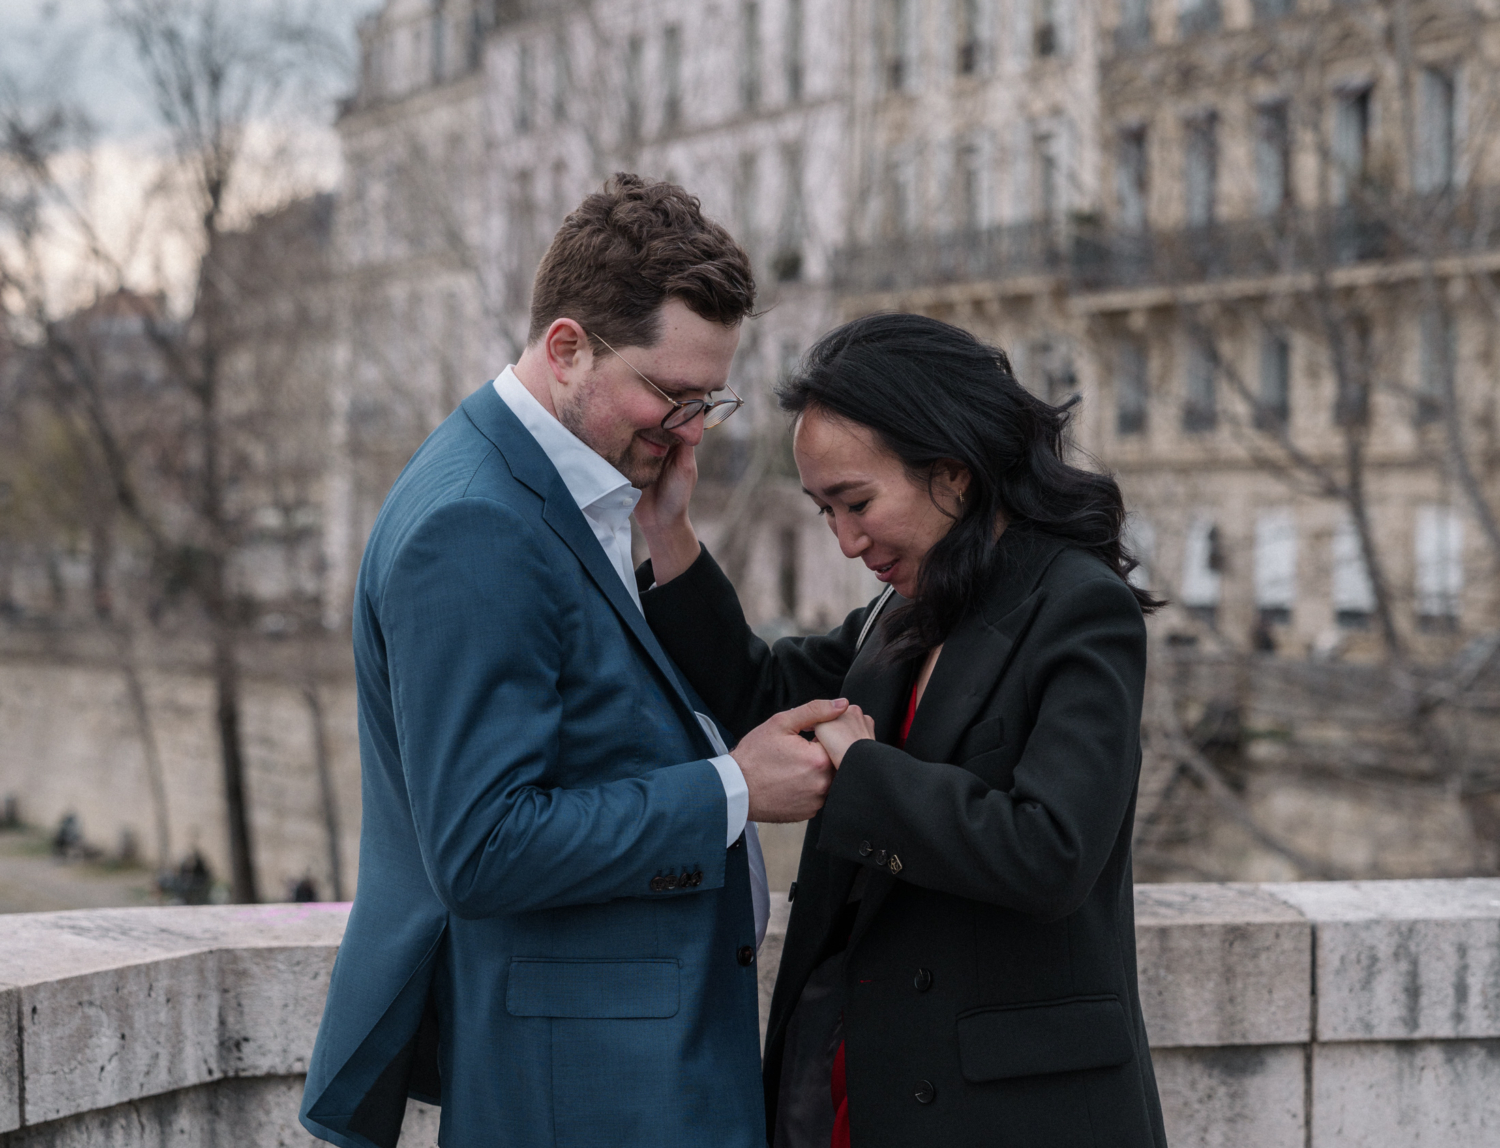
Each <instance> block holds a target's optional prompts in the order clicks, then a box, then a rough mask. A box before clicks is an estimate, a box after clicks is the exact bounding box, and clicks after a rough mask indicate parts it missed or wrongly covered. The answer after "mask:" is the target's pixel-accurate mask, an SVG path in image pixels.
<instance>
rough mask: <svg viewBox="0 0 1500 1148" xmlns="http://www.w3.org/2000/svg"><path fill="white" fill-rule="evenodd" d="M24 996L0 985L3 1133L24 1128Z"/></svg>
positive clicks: (0, 1118) (0, 1122)
mask: <svg viewBox="0 0 1500 1148" xmlns="http://www.w3.org/2000/svg"><path fill="white" fill-rule="evenodd" d="M20 1010H21V993H20V990H18V989H13V988H8V987H4V986H0V1132H9V1131H10V1130H11V1129H12V1128H19V1127H20V1126H21V1041H20V1031H21V1028H20V1025H21V1015H20Z"/></svg>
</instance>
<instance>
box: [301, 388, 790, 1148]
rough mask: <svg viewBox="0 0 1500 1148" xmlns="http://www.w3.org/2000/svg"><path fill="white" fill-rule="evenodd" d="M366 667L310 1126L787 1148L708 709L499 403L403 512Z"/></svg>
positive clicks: (391, 1134) (392, 524) (377, 596)
mask: <svg viewBox="0 0 1500 1148" xmlns="http://www.w3.org/2000/svg"><path fill="white" fill-rule="evenodd" d="M354 652H355V670H356V675H357V682H358V690H359V729H360V756H361V761H362V768H363V794H364V812H363V825H362V829H361V834H360V858H359V892H358V896H357V897H356V899H355V903H354V908H353V911H352V912H351V914H350V917H349V927H348V931H347V933H346V934H345V937H344V943H343V945H342V946H341V947H340V949H339V955H338V961H337V963H336V964H335V967H334V970H333V977H332V981H331V983H330V986H329V994H328V1004H327V1007H326V1009H325V1012H324V1015H323V1024H322V1027H321V1028H320V1030H319V1032H318V1040H317V1046H316V1048H315V1050H314V1052H313V1056H312V1061H311V1063H310V1066H309V1070H308V1079H307V1090H306V1093H305V1095H304V1098H303V1103H302V1123H303V1124H304V1125H305V1126H306V1127H307V1129H308V1130H309V1131H311V1132H312V1133H313V1134H314V1135H316V1136H319V1137H322V1138H323V1139H325V1140H331V1141H333V1142H334V1143H336V1144H342V1145H348V1146H358V1148H370V1146H372V1145H378V1146H380V1148H388V1146H391V1145H394V1144H395V1143H396V1140H397V1137H398V1135H399V1132H400V1125H401V1116H402V1113H403V1112H404V1110H405V1105H406V1097H407V1095H408V1093H410V1094H411V1095H414V1096H418V1097H420V1098H422V1099H429V1100H434V1101H440V1102H441V1103H442V1105H443V1128H442V1143H443V1144H444V1146H445V1148H468V1146H471V1145H472V1146H476V1148H478V1146H481V1145H482V1146H484V1148H493V1146H495V1145H506V1146H508V1148H510V1146H514V1148H531V1146H537V1148H540V1146H542V1145H548V1146H551V1145H557V1146H560V1148H573V1146H579V1145H599V1146H601V1148H602V1146H605V1145H608V1146H609V1148H621V1146H629V1145H641V1146H647V1145H649V1146H651V1148H667V1146H674V1145H681V1146H683V1148H702V1146H704V1145H714V1146H716V1148H726V1146H727V1148H737V1146H745V1148H749V1146H751V1145H754V1146H756V1148H762V1146H763V1145H764V1144H765V1130H764V1118H763V1115H762V1111H763V1110H762V1100H761V1088H760V1081H759V1060H760V1055H759V1040H758V1036H757V1025H756V1001H757V996H756V983H755V967H754V964H753V963H750V964H748V965H742V964H741V963H740V958H741V957H742V956H743V955H744V953H743V950H744V948H745V946H747V945H753V944H754V928H755V927H754V919H753V914H752V909H751V902H750V889H749V880H748V875H747V866H746V859H745V855H746V850H745V849H744V848H742V847H741V848H732V849H729V850H727V851H726V850H725V848H724V826H725V817H726V812H725V797H724V789H723V786H722V784H721V783H720V781H719V776H718V773H717V772H716V771H715V769H714V767H713V765H712V764H711V763H710V762H709V761H708V760H707V759H708V757H709V756H710V755H711V754H712V747H711V746H710V745H709V744H708V739H707V738H706V737H705V736H704V734H703V731H702V729H701V728H700V727H699V726H698V723H697V721H696V720H695V718H694V717H693V711H694V710H695V709H698V710H705V709H706V707H705V706H704V705H703V704H702V703H701V702H700V701H698V700H697V698H696V697H695V696H694V695H693V694H692V693H691V691H690V690H689V688H688V687H687V686H686V685H685V683H684V682H683V680H682V679H681V677H680V676H679V674H678V672H677V669H676V667H675V666H673V664H672V663H671V661H670V660H669V659H668V658H667V656H666V655H665V654H664V653H663V652H662V650H661V647H660V646H659V645H657V642H656V639H655V638H654V637H653V636H652V634H651V632H650V630H649V629H648V628H647V627H646V623H645V620H644V618H642V616H641V613H640V611H639V610H638V609H637V608H636V606H635V604H634V603H633V602H632V601H631V600H630V597H629V595H628V593H627V592H626V590H625V587H624V586H623V585H622V584H621V582H620V578H619V575H618V574H616V573H615V570H614V568H613V567H612V566H611V565H610V564H609V562H608V560H607V559H606V558H605V555H604V552H603V550H602V549H601V548H600V546H599V544H598V542H597V540H596V539H595V538H594V535H593V533H592V531H591V530H590V529H589V526H588V524H587V522H586V521H585V520H584V518H583V515H582V513H581V512H580V511H579V510H578V507H577V505H576V504H575V503H574V501H573V499H572V497H571V495H569V493H568V490H567V488H566V486H564V485H563V481H562V479H561V478H560V477H559V475H558V473H557V471H556V469H555V468H554V467H553V466H552V463H551V462H550V461H549V460H548V458H547V456H546V455H545V454H544V453H543V452H542V449H541V448H540V447H539V446H538V445H537V443H536V440H535V439H533V438H532V437H531V435H530V434H529V433H528V432H527V431H526V430H525V428H524V427H523V426H522V425H521V423H520V422H519V421H518V420H517V419H516V417H515V416H514V415H513V414H512V413H511V411H510V409H509V408H508V407H507V406H506V405H505V403H504V402H503V401H502V400H501V399H500V397H499V396H498V395H497V394H496V393H495V391H494V388H493V387H492V386H490V385H488V384H486V385H485V386H484V387H483V388H481V389H480V390H479V391H477V392H475V393H474V394H473V395H471V396H469V398H468V399H467V400H465V402H464V403H463V405H462V407H460V409H459V410H457V411H455V412H454V413H453V415H451V416H450V417H449V418H448V419H447V420H446V421H445V422H444V423H443V424H442V425H441V426H440V427H439V428H438V429H437V430H436V431H434V432H433V434H432V435H431V437H429V438H428V440H427V441H426V442H425V443H424V444H423V445H422V447H421V449H420V450H418V451H417V453H416V455H414V456H413V458H412V460H411V462H410V463H409V464H408V465H407V467H406V469H405V471H403V473H402V475H401V477H400V478H399V479H398V480H397V481H396V484H395V486H394V487H393V488H392V489H391V493H390V495H389V496H388V497H387V499H386V502H385V505H384V507H382V509H381V512H380V515H379V517H378V518H377V520H376V523H375V526H374V529H373V531H372V532H371V535H370V540H369V543H368V545H367V546H366V548H365V556H364V561H363V563H362V565H361V568H360V574H359V583H358V589H357V592H356V595H355V607H354ZM689 875H690V876H689ZM658 878H670V879H668V880H659V879H658ZM685 878H686V879H685Z"/></svg>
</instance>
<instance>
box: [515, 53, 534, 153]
mask: <svg viewBox="0 0 1500 1148" xmlns="http://www.w3.org/2000/svg"><path fill="white" fill-rule="evenodd" d="M532 89H533V77H532V74H531V45H529V44H521V45H519V46H518V47H517V48H516V132H517V134H519V135H525V134H526V133H527V132H529V131H530V130H531V105H532V100H533V90H532Z"/></svg>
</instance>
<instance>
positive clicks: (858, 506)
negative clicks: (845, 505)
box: [849, 498, 870, 514]
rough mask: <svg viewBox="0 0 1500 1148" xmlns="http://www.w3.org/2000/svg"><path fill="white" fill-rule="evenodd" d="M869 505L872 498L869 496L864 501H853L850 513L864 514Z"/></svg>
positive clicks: (850, 505)
mask: <svg viewBox="0 0 1500 1148" xmlns="http://www.w3.org/2000/svg"><path fill="white" fill-rule="evenodd" d="M869 505H870V500H869V499H868V498H867V499H865V500H864V501H863V502H851V503H850V504H849V513H850V514H863V513H864V512H865V507H867V506H869Z"/></svg>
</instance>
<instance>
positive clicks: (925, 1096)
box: [912, 1080, 937, 1104]
mask: <svg viewBox="0 0 1500 1148" xmlns="http://www.w3.org/2000/svg"><path fill="white" fill-rule="evenodd" d="M912 1095H913V1096H915V1097H916V1098H917V1103H918V1104H931V1103H932V1102H933V1101H934V1100H936V1099H937V1089H936V1088H934V1087H932V1081H930V1080H919V1081H917V1087H916V1091H915V1092H913V1093H912Z"/></svg>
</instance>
